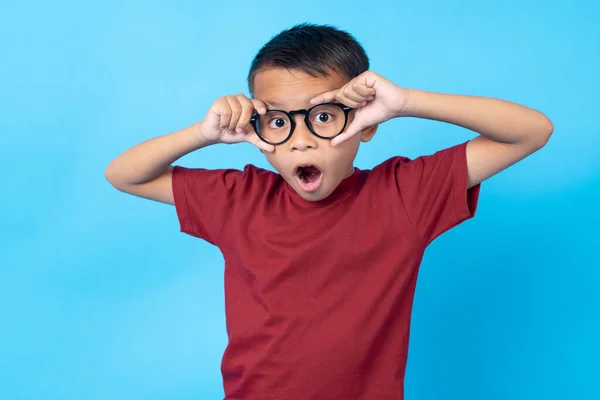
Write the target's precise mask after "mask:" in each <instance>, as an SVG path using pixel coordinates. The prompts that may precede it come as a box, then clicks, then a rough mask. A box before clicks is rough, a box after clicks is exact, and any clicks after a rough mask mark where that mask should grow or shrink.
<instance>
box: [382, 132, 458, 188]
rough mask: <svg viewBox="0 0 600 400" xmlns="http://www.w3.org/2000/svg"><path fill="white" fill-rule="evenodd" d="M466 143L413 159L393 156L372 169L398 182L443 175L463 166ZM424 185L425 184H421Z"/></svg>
mask: <svg viewBox="0 0 600 400" xmlns="http://www.w3.org/2000/svg"><path fill="white" fill-rule="evenodd" d="M466 145H467V142H465V143H461V144H458V145H454V146H451V147H447V148H444V149H441V150H437V151H435V152H433V153H430V154H424V155H420V156H417V157H414V158H410V157H406V156H401V155H399V156H394V157H390V158H388V159H387V160H385V161H383V162H382V163H381V164H379V165H378V166H377V167H375V168H374V169H373V171H374V172H375V171H376V170H379V171H380V173H383V174H386V175H388V176H394V177H395V178H396V179H397V180H399V181H407V180H408V181H413V180H418V181H419V180H421V179H423V177H424V176H428V175H431V174H433V173H438V174H442V175H443V174H444V173H448V172H450V170H451V169H453V168H455V167H456V166H461V165H462V164H464V160H465V154H466ZM421 183H425V182H421Z"/></svg>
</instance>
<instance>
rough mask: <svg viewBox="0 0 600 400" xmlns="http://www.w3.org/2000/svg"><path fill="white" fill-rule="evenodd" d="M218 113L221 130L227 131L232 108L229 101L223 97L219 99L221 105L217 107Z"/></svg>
mask: <svg viewBox="0 0 600 400" xmlns="http://www.w3.org/2000/svg"><path fill="white" fill-rule="evenodd" d="M217 113H218V114H219V116H220V119H219V128H220V129H221V130H223V129H226V128H227V127H228V126H229V121H230V120H231V107H230V106H229V103H228V102H227V99H226V98H224V97H221V98H220V99H219V104H218V105H217Z"/></svg>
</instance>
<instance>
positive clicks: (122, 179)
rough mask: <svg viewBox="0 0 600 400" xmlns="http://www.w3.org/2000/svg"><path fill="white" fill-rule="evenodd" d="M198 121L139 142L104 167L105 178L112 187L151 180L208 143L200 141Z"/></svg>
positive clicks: (200, 125)
mask: <svg viewBox="0 0 600 400" xmlns="http://www.w3.org/2000/svg"><path fill="white" fill-rule="evenodd" d="M201 127H202V122H198V123H196V124H194V125H191V126H189V127H187V128H184V129H181V130H179V131H177V132H173V133H170V134H167V135H163V136H159V137H156V138H153V139H150V140H147V141H145V142H142V143H140V144H138V145H136V146H134V147H132V148H130V149H128V150H127V151H125V152H124V153H122V154H121V155H119V156H118V157H117V158H115V159H114V160H113V161H112V162H111V163H110V164H109V165H108V167H107V168H106V173H105V175H106V179H108V181H110V182H111V183H112V184H113V185H114V186H115V187H119V186H127V185H137V184H142V183H146V182H149V181H152V180H153V179H156V178H158V177H159V176H160V175H161V174H163V173H164V172H165V171H166V170H167V168H169V166H170V165H171V164H172V163H173V162H175V161H176V160H177V159H179V158H181V157H183V156H184V155H186V154H188V153H191V152H192V151H195V150H198V149H200V148H202V147H206V146H208V145H210V144H211V143H209V142H207V141H206V140H204V139H202V135H201V134H200V129H201Z"/></svg>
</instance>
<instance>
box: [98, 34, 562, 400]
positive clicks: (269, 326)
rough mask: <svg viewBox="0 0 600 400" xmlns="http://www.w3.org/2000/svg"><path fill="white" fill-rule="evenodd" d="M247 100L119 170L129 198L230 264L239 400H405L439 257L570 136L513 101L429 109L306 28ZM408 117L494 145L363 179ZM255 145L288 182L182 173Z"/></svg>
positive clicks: (231, 351)
mask: <svg viewBox="0 0 600 400" xmlns="http://www.w3.org/2000/svg"><path fill="white" fill-rule="evenodd" d="M248 84H249V87H250V93H251V95H252V98H251V99H248V98H247V97H246V96H244V95H242V94H238V95H236V96H232V95H230V96H225V97H222V98H220V99H218V100H216V101H215V102H214V104H213V105H212V107H211V108H210V109H209V110H208V113H207V114H206V116H205V118H204V120H203V121H202V122H198V123H196V124H194V125H192V126H190V127H188V128H185V129H182V130H180V131H178V132H174V133H171V134H168V135H165V136H161V137H158V138H155V139H151V140H149V141H146V142H144V143H141V144H139V145H137V146H135V147H133V148H131V149H129V150H127V151H126V152H125V153H123V154H122V155H120V156H119V157H117V158H116V159H115V160H114V161H113V162H111V164H110V165H109V166H108V168H107V170H106V178H107V179H108V180H109V181H110V182H111V183H112V184H113V185H114V187H116V188H117V189H119V190H121V191H124V192H127V193H130V194H133V195H136V196H140V197H144V198H148V199H152V200H157V201H160V202H164V203H168V204H174V205H175V208H176V212H177V215H178V218H179V222H180V224H181V231H182V232H185V233H188V234H190V235H193V236H196V237H199V238H201V239H204V240H206V241H208V242H210V243H212V244H214V245H216V246H218V247H219V249H220V250H221V252H222V253H223V256H224V259H225V300H226V317H227V319H226V320H227V333H228V337H229V342H228V346H227V348H226V350H225V353H224V356H223V362H222V374H223V382H224V389H225V394H226V397H225V398H226V399H232V400H233V399H253V400H254V399H277V400H294V399H302V400H308V399H317V400H328V399H336V400H339V399H368V400H385V399H402V398H403V386H404V372H405V366H406V359H407V358H406V357H407V350H408V338H409V328H410V316H411V309H412V301H413V294H414V289H415V284H416V280H417V272H418V269H419V265H420V262H421V258H422V256H423V252H424V251H425V248H426V247H427V246H428V244H429V243H431V241H432V240H434V239H435V238H436V237H437V236H439V235H440V234H442V233H443V232H445V231H447V230H448V229H450V228H452V227H454V226H456V225H458V224H460V223H461V222H463V221H465V220H467V219H469V218H472V217H473V215H474V213H475V209H476V206H477V199H478V194H479V184H480V183H481V182H482V181H483V180H485V179H487V178H489V177H490V176H492V175H494V174H496V173H498V172H499V171H501V170H503V169H505V168H507V167H509V166H510V165H512V164H514V163H516V162H517V161H519V160H521V159H523V158H525V157H527V156H528V155H530V154H532V153H533V152H535V151H536V150H538V149H540V148H541V147H542V146H544V144H545V143H546V142H547V141H548V139H549V137H550V135H551V133H552V131H553V126H552V123H551V122H550V120H549V119H548V118H546V117H545V116H544V115H542V114H540V113H539V112H537V111H535V110H532V109H530V108H527V107H524V106H520V105H517V104H514V103H509V102H505V101H502V100H496V99H490V98H483V97H471V96H457V95H445V94H436V93H428V92H424V91H420V90H414V89H407V88H403V87H400V86H397V85H395V84H393V83H392V82H390V81H389V80H387V79H385V78H384V77H382V76H380V75H378V74H377V73H375V72H372V71H369V61H368V58H367V56H366V54H365V52H364V50H363V48H362V47H361V45H360V44H359V43H357V41H356V40H355V39H354V38H353V37H352V36H351V35H349V34H347V33H346V32H343V31H340V30H337V29H335V28H333V27H330V26H319V25H308V24H303V25H298V26H295V27H293V28H291V29H289V30H286V31H283V32H281V33H280V34H279V35H277V36H275V37H274V38H273V39H272V40H271V41H270V42H268V43H267V44H266V45H265V46H264V47H263V48H262V49H261V50H260V51H259V53H258V54H257V56H256V58H255V59H254V61H253V63H252V66H251V69H250V73H249V76H248ZM395 117H419V118H428V119H434V120H438V121H444V122H448V123H452V124H456V125H459V126H462V127H465V128H467V129H471V130H473V131H475V132H477V133H479V136H478V137H477V138H475V139H473V140H470V141H468V142H466V143H462V144H459V145H456V146H454V147H451V148H448V149H445V150H441V151H439V152H437V153H435V154H433V155H429V156H422V157H418V158H416V159H414V160H409V159H407V158H405V157H393V158H391V159H388V160H386V161H384V162H383V163H381V164H379V165H377V166H376V167H374V169H373V170H359V169H357V168H355V167H354V166H353V161H354V158H355V157H356V154H357V151H358V147H359V144H360V142H361V141H362V142H367V141H369V140H370V139H371V138H372V137H373V135H374V134H375V131H376V129H377V125H378V124H380V123H382V122H385V121H387V120H389V119H391V118H395ZM242 141H246V142H250V143H252V144H254V145H255V146H257V147H258V148H260V150H261V152H262V153H264V155H265V156H266V158H267V160H268V162H269V163H270V164H271V165H272V166H273V168H274V169H275V170H276V171H277V172H278V173H273V172H270V171H267V170H263V169H260V168H257V167H254V166H252V165H247V166H246V167H245V168H244V170H243V171H239V170H233V169H226V170H212V171H211V170H206V169H199V168H194V169H188V168H183V167H179V166H178V167H172V166H171V164H172V163H174V162H175V161H176V160H177V159H179V158H180V157H182V156H183V155H185V154H187V153H190V152H192V151H194V150H198V149H200V148H203V147H206V146H209V145H213V144H217V143H237V142H242Z"/></svg>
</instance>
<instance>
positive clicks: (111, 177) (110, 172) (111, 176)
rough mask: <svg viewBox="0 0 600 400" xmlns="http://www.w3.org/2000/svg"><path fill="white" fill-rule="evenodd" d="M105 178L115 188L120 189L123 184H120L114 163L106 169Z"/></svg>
mask: <svg viewBox="0 0 600 400" xmlns="http://www.w3.org/2000/svg"><path fill="white" fill-rule="evenodd" d="M104 178H105V179H106V180H107V181H108V182H109V183H110V184H111V185H112V186H113V187H114V188H115V189H118V190H120V189H119V188H120V187H121V185H120V184H119V178H118V173H117V171H115V168H114V166H113V164H112V163H110V164H109V165H108V167H106V170H105V171H104Z"/></svg>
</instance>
